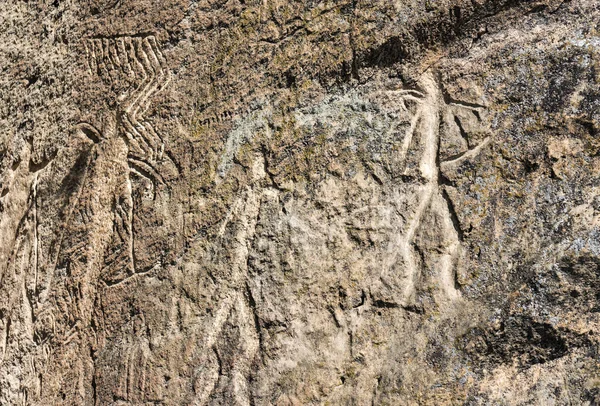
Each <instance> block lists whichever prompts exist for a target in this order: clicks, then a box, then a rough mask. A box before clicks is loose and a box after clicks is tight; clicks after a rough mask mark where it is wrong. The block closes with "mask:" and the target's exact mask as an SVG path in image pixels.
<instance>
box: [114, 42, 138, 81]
mask: <svg viewBox="0 0 600 406" xmlns="http://www.w3.org/2000/svg"><path fill="white" fill-rule="evenodd" d="M115 44H116V45H115V47H116V48H117V53H118V54H119V55H120V56H119V60H120V59H123V61H122V62H121V68H122V69H123V73H125V74H126V75H127V76H129V77H131V78H133V77H135V76H134V75H133V71H132V68H131V64H130V63H129V55H127V48H126V47H125V41H123V38H118V39H116V40H115Z"/></svg>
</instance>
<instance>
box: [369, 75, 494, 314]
mask: <svg viewBox="0 0 600 406" xmlns="http://www.w3.org/2000/svg"><path fill="white" fill-rule="evenodd" d="M418 88H419V90H398V91H390V92H388V93H389V94H390V95H391V96H394V97H397V98H398V99H399V100H398V105H399V108H400V110H401V111H402V112H404V113H409V114H411V115H412V118H411V120H410V126H409V127H408V129H407V131H406V133H405V136H404V139H403V141H402V145H401V148H400V151H399V153H398V154H399V158H398V161H399V162H402V163H404V167H405V170H404V174H403V175H404V176H406V177H407V179H412V181H410V180H409V181H410V182H413V183H414V185H413V188H414V189H415V190H413V192H414V195H413V196H412V197H409V200H411V202H410V204H409V207H411V206H412V209H409V210H407V212H406V213H403V217H404V220H405V224H403V225H402V226H401V227H400V229H401V230H402V232H400V233H398V234H397V235H395V236H394V237H393V238H392V241H391V242H390V244H389V246H388V249H387V252H388V254H387V255H386V256H385V263H384V264H383V269H384V271H383V273H382V275H381V281H382V284H383V286H385V287H390V286H391V285H392V282H391V279H394V278H397V275H396V273H398V272H400V273H402V274H403V275H404V279H403V290H402V293H401V295H400V296H399V297H398V295H392V296H394V297H390V298H388V299H386V300H392V301H394V302H397V304H399V305H402V306H406V307H410V306H412V305H413V302H414V298H415V294H416V282H417V279H418V277H419V275H420V273H421V271H420V266H422V264H419V262H418V260H417V257H418V255H417V252H416V248H415V238H416V235H417V232H418V231H419V228H420V227H421V226H422V223H423V220H424V218H425V216H426V215H433V216H435V217H436V218H437V219H439V220H438V222H439V226H440V227H439V229H438V231H437V232H438V233H439V235H440V239H441V240H443V252H442V254H441V255H440V257H439V258H438V260H437V264H436V268H437V269H436V270H435V272H436V274H437V275H438V276H437V277H438V285H439V287H440V289H441V291H442V292H443V294H444V297H446V298H447V299H451V300H452V299H456V298H458V297H459V296H460V292H459V291H458V289H457V287H456V283H455V274H454V273H455V269H454V268H455V263H456V260H457V257H458V255H459V253H460V248H461V230H460V229H459V228H460V225H459V224H458V220H457V218H456V214H455V213H454V208H453V206H452V202H451V201H450V198H449V197H448V195H447V192H446V191H445V186H444V185H443V179H444V176H443V174H442V171H443V170H444V169H446V168H448V167H451V166H453V165H459V164H460V163H462V162H464V161H466V160H468V159H471V158H474V157H475V156H477V155H478V154H479V153H480V152H481V151H482V149H483V148H484V147H485V146H486V145H488V144H489V143H490V138H489V137H486V138H485V139H484V140H483V141H481V142H480V143H479V144H478V145H476V146H474V147H472V148H470V149H469V148H467V149H466V150H465V151H464V152H462V153H460V154H458V155H456V156H452V157H450V158H449V159H447V160H445V161H444V160H442V158H441V156H440V143H441V137H443V136H444V134H442V133H441V132H440V128H442V126H441V121H442V120H443V119H444V117H445V115H447V116H450V117H451V119H455V116H454V114H455V112H456V111H457V110H460V109H466V110H469V111H471V112H473V114H475V115H476V116H477V118H478V119H479V120H480V116H479V113H480V112H482V110H483V109H484V108H485V107H484V106H479V105H474V104H472V103H461V102H459V101H454V100H450V101H446V100H445V98H444V95H443V92H442V87H441V85H440V84H439V83H438V81H437V80H436V79H435V77H434V74H433V73H432V72H426V73H425V74H424V75H423V76H422V77H421V79H420V81H419V83H418ZM409 102H410V103H416V105H417V107H416V110H413V112H412V113H411V110H410V109H409V108H408V106H407V103H409ZM392 130H393V129H392ZM461 130H462V129H461ZM465 144H466V140H465ZM415 149H418V151H419V154H420V158H419V161H418V167H417V168H416V173H415V168H409V166H408V165H406V161H407V158H408V155H409V153H410V152H411V151H413V150H415ZM398 267H400V268H403V269H400V270H398ZM392 291H393V289H392Z"/></svg>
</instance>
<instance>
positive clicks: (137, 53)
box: [125, 38, 151, 122]
mask: <svg viewBox="0 0 600 406" xmlns="http://www.w3.org/2000/svg"><path fill="white" fill-rule="evenodd" d="M141 42H142V39H140V38H134V39H133V40H132V41H131V44H132V50H133V56H134V58H135V62H136V65H137V67H138V71H136V75H137V76H139V75H140V74H141V75H142V81H141V82H140V84H139V86H138V87H137V88H136V90H135V91H134V93H133V94H132V96H131V99H130V100H129V103H128V106H127V108H126V109H125V111H126V112H127V113H131V112H132V111H133V109H134V108H135V107H136V105H137V102H138V100H139V98H140V97H141V95H142V94H143V91H144V89H145V88H146V86H147V85H148V83H150V82H151V79H150V78H149V77H148V73H147V72H146V67H145V66H144V64H143V63H142V61H141V60H140V59H142V58H143V57H142V56H141V52H142V51H141V45H140V44H141ZM132 120H133V121H134V122H135V117H132Z"/></svg>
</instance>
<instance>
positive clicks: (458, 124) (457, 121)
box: [448, 116, 469, 161]
mask: <svg viewBox="0 0 600 406" xmlns="http://www.w3.org/2000/svg"><path fill="white" fill-rule="evenodd" d="M454 122H455V123H456V125H457V126H458V130H459V131H460V136H461V137H462V138H463V139H464V140H465V141H467V143H468V142H469V135H468V134H467V132H466V131H465V128H464V127H463V125H462V123H461V122H460V119H459V118H458V117H456V116H454ZM448 160H449V161H451V160H452V158H450V159H448Z"/></svg>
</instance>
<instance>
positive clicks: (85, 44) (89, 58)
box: [83, 41, 93, 73]
mask: <svg viewBox="0 0 600 406" xmlns="http://www.w3.org/2000/svg"><path fill="white" fill-rule="evenodd" d="M83 47H84V48H85V64H86V65H87V67H88V70H89V72H90V73H93V70H92V55H91V54H90V49H89V47H88V41H83Z"/></svg>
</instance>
